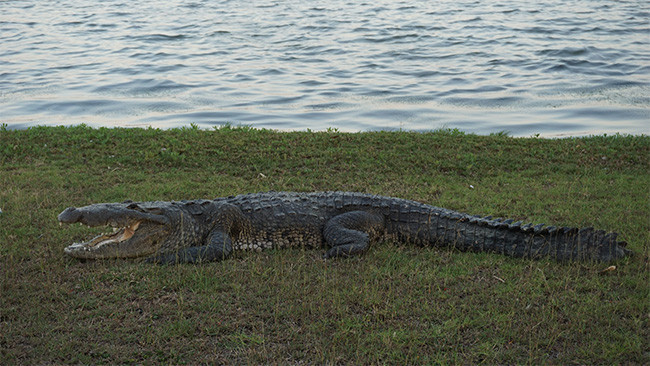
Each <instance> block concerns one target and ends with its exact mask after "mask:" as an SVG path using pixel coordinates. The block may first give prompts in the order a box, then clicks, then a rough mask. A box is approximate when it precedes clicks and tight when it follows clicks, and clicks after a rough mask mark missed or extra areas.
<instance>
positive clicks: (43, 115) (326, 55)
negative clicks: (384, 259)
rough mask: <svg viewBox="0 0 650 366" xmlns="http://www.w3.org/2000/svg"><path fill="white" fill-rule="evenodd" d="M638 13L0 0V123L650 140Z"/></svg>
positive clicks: (499, 6) (608, 6) (649, 47)
mask: <svg viewBox="0 0 650 366" xmlns="http://www.w3.org/2000/svg"><path fill="white" fill-rule="evenodd" d="M649 14H650V5H649V4H648V3H647V2H630V1H620V2H612V1H608V0H589V1H587V0H577V1H575V2H572V3H571V6H570V7H569V6H567V5H566V4H565V2H562V1H558V0H543V1H542V2H541V3H539V2H536V3H534V2H529V3H526V2H519V1H517V2H515V1H512V0H505V1H501V2H497V3H494V2H478V1H475V0H459V1H454V2H451V1H443V2H406V1H399V0H375V1H373V2H352V1H347V0H332V1H330V2H326V3H322V2H318V3H317V2H315V1H275V0H266V1H259V2H249V3H245V2H240V1H229V0H218V1H213V2H212V1H211V2H208V1H196V0H195V1H186V0H170V1H166V2H126V1H119V0H118V1H114V2H96V1H90V0H74V1H71V0H59V1H55V2H48V1H36V0H25V1H21V2H15V1H4V2H0V32H2V39H3V43H2V47H0V110H2V114H0V123H7V124H8V125H9V127H10V128H25V127H28V126H30V125H34V124H48V125H56V124H74V123H82V122H83V123H88V124H91V125H95V126H105V125H107V126H111V125H119V126H147V125H151V126H155V127H163V128H168V127H176V126H183V125H187V124H189V123H196V124H198V125H200V126H203V127H208V126H213V125H219V124H223V123H234V124H247V125H253V126H257V127H268V128H277V129H307V128H309V129H312V130H322V129H326V128H328V127H335V128H339V129H341V130H344V131H358V130H377V129H389V130H391V129H407V130H418V131H420V130H431V129H435V128H440V127H450V128H460V129H463V130H466V131H469V132H476V133H489V132H496V131H502V130H508V131H510V132H511V133H512V134H513V135H515V136H522V135H523V136H526V135H532V134H537V133H539V134H541V135H543V136H545V135H548V136H555V135H558V136H559V135H561V136H566V135H572V134H573V135H580V134H588V133H612V132H624V133H646V134H647V133H650V129H649V127H648V126H649V125H650V123H648V122H649V121H650V77H649V76H648V75H650V44H649V43H650V39H649V37H648V33H650V27H649V26H648V22H647V19H648V16H649Z"/></svg>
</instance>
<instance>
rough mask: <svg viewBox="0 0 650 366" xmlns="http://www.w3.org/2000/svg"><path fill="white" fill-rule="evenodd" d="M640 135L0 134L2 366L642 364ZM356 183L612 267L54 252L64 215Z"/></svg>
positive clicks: (429, 251)
mask: <svg viewBox="0 0 650 366" xmlns="http://www.w3.org/2000/svg"><path fill="white" fill-rule="evenodd" d="M649 159H650V138H649V137H639V136H636V137H635V136H626V137H624V136H600V137H590V138H570V139H561V140H545V139H536V138H530V139H519V138H518V139H514V138H509V137H507V136H502V135H495V136H474V135H464V134H462V133H458V132H455V131H439V132H433V133H424V134H420V133H402V132H400V133H388V132H378V133H361V134H344V133H337V132H326V133H325V132H324V133H274V132H270V131H259V130H250V129H246V128H223V129H220V130H215V131H200V130H197V129H183V130H169V131H158V130H142V129H89V128H85V127H75V128H33V129H30V130H24V131H6V130H1V131H0V186H1V187H2V189H1V190H0V209H2V211H3V212H2V214H0V257H1V258H0V294H1V297H0V364H14V363H20V364H42V363H64V362H74V363H93V364H95V363H100V364H101V363H174V364H176V363H190V364H194V363H199V362H214V363H227V364H233V363H237V364H239V363H254V364H255V363H287V362H291V363H297V362H300V361H304V362H308V363H322V362H336V363H353V362H354V363H359V364H368V363H402V362H409V363H433V362H443V363H481V362H485V363H488V364H494V363H510V364H511V363H533V364H538V363H550V364H567V363H580V364H593V363H606V364H610V363H646V364H647V363H648V362H650V350H649V347H648V342H647V341H648V339H649V331H648V329H649V324H648V323H649V311H650V309H649V301H648V300H649V288H648V267H647V266H648V264H647V263H648V243H649V241H650V238H649V231H650V222H649V218H650V207H649V198H650V197H649V191H648V189H649V187H650V184H649V183H650V174H649V173H648V171H649V170H650V169H649V168H650V161H649ZM266 190H295V191H314V190H349V191H360V192H368V193H377V194H383V195H390V196H398V197H402V198H408V199H413V200H418V201H422V202H426V203H431V204H434V205H437V206H443V207H447V208H451V209H455V210H458V211H464V212H469V213H475V214H485V215H487V214H491V215H493V216H501V217H510V218H514V219H517V220H525V221H532V222H536V223H538V222H544V223H548V224H558V225H566V226H594V227H597V228H601V229H607V230H610V231H617V232H619V233H620V234H621V237H622V238H623V239H625V240H627V241H628V242H629V245H628V246H629V247H630V248H631V249H632V250H634V251H635V252H636V253H637V255H636V256H635V257H633V258H630V259H626V260H624V261H622V262H620V263H617V268H616V269H615V270H613V271H608V272H605V273H601V270H603V269H604V268H606V267H607V266H605V265H598V264H559V263H555V262H551V261H528V260H521V259H512V258H506V257H503V256H499V255H491V254H481V253H462V252H457V251H453V250H449V249H445V248H417V247H410V246H404V245H400V244H396V243H389V242H387V243H379V244H378V245H376V246H374V247H373V248H371V250H370V251H369V252H368V253H367V254H366V255H364V256H362V257H359V258H354V259H350V260H336V261H328V262H324V261H322V260H321V259H320V255H321V251H315V250H299V249H296V250H284V251H268V252H263V253H244V254H237V255H235V257H234V258H232V259H230V260H228V261H225V262H223V263H212V264H206V265H200V266H190V265H181V266H155V265H146V264H143V263H139V262H137V261H124V260H108V261H88V262H81V261H77V260H74V259H71V258H68V257H65V256H64V255H63V251H62V250H63V248H64V247H65V246H66V245H68V244H69V243H70V242H72V241H78V240H80V239H83V238H87V237H88V235H89V231H92V230H89V229H87V228H82V227H77V226H70V227H68V226H65V227H59V226H58V224H57V222H56V215H57V214H58V213H59V212H60V211H61V210H63V209H64V208H66V207H68V206H77V205H85V204H89V203H93V202H107V201H108V202H111V201H123V200H125V199H133V200H172V199H174V200H180V199H191V198H210V197H216V196H222V195H232V194H238V193H246V192H256V191H266Z"/></svg>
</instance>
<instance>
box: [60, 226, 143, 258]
mask: <svg viewBox="0 0 650 366" xmlns="http://www.w3.org/2000/svg"><path fill="white" fill-rule="evenodd" d="M139 226H140V221H136V222H134V223H132V224H131V225H129V226H126V227H122V228H119V227H113V232H112V233H106V234H101V235H98V236H96V237H94V238H92V239H90V240H88V241H85V242H81V243H73V244H71V245H70V246H68V247H67V248H65V249H64V250H65V252H66V253H67V254H70V255H74V254H75V253H77V252H78V251H79V250H86V251H92V250H97V249H99V248H100V247H102V246H104V245H108V244H119V243H121V242H124V241H127V240H129V239H131V238H132V237H133V235H134V234H135V231H136V230H138V227H139Z"/></svg>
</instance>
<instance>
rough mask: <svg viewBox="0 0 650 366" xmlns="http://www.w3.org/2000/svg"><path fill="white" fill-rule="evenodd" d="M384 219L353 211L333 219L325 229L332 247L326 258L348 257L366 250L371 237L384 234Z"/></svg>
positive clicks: (324, 234) (324, 231)
mask: <svg viewBox="0 0 650 366" xmlns="http://www.w3.org/2000/svg"><path fill="white" fill-rule="evenodd" d="M383 230H384V218H383V216H381V215H378V214H374V213H370V212H365V211H351V212H346V213H344V214H341V215H338V216H334V217H333V218H331V219H330V220H329V221H328V222H327V224H325V228H324V229H323V236H324V237H325V241H326V242H327V244H328V245H329V246H330V247H332V248H331V249H330V250H328V251H327V253H325V255H324V257H325V258H332V257H348V256H351V255H355V254H359V253H361V252H363V251H365V250H366V249H368V245H369V243H370V239H371V237H374V236H376V235H377V234H379V233H381V232H383Z"/></svg>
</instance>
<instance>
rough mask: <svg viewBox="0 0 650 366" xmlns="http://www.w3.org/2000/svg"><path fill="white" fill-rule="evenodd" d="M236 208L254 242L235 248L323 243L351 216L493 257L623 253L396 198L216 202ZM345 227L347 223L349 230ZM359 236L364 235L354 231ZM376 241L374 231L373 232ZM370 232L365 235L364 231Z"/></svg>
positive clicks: (278, 197)
mask: <svg viewBox="0 0 650 366" xmlns="http://www.w3.org/2000/svg"><path fill="white" fill-rule="evenodd" d="M216 201H224V202H228V203H231V204H233V205H235V206H237V207H239V208H240V210H241V211H242V213H243V214H244V215H245V216H246V217H248V218H249V219H250V220H251V224H252V231H251V232H254V235H252V236H250V235H249V237H246V236H245V235H244V236H242V237H241V240H239V241H238V243H239V244H238V246H239V247H241V248H244V249H246V248H266V247H272V246H277V247H285V246H292V245H306V246H310V247H316V246H322V245H323V244H324V237H323V228H324V227H325V226H326V225H327V223H328V222H330V220H332V219H333V218H335V217H337V216H339V215H342V214H345V213H350V212H366V213H372V214H375V215H377V216H378V217H381V220H382V222H383V225H382V227H381V230H380V231H381V232H380V233H379V234H382V235H381V236H384V237H390V238H396V239H398V240H401V241H406V242H412V243H416V244H420V245H444V246H450V247H455V248H458V249H461V250H474V251H487V252H497V253H501V254H505V255H510V256H515V257H527V258H539V257H544V256H549V257H552V258H555V259H558V260H597V261H612V260H616V259H619V258H622V257H624V256H625V255H626V254H629V253H630V251H629V250H627V249H625V248H623V246H624V245H625V243H624V242H618V241H617V240H616V237H617V234H616V233H606V232H605V231H602V230H594V229H592V228H584V229H579V228H567V227H560V228H558V227H554V226H544V225H543V224H539V225H533V224H525V225H524V224H523V223H522V222H516V223H513V220H502V219H492V218H491V217H479V216H472V215H468V214H464V213H459V212H456V211H452V210H447V209H444V208H439V207H435V206H431V205H426V204H422V203H418V202H414V201H409V200H405V199H400V198H391V197H384V196H375V195H369V194H363V193H356V192H316V193H294V192H266V193H255V194H247V195H240V196H235V197H228V198H218V199H216ZM351 224H352V225H353V224H354V223H351ZM361 231H363V230H361ZM372 232H373V233H375V234H377V232H376V230H372ZM368 233H371V231H368Z"/></svg>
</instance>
